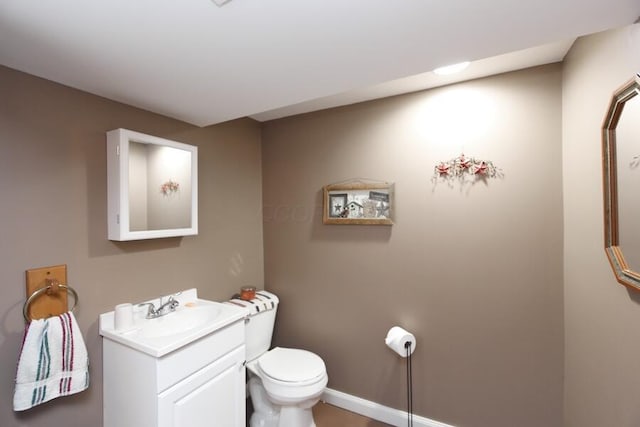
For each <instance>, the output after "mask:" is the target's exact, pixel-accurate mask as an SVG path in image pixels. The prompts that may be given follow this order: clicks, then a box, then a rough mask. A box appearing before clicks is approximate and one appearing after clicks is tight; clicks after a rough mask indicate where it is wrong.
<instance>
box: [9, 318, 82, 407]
mask: <svg viewBox="0 0 640 427" xmlns="http://www.w3.org/2000/svg"><path fill="white" fill-rule="evenodd" d="M87 387H89V357H88V355H87V348H86V347H85V344H84V340H83V338H82V333H81V332H80V328H79V327H78V323H77V322H76V319H75V317H74V315H73V313H71V312H67V313H63V314H61V315H59V316H54V317H49V318H47V319H37V320H32V321H31V323H29V325H28V326H27V329H26V331H25V336H24V342H23V343H22V351H21V352H20V359H19V361H18V373H17V374H16V388H15V393H14V395H13V410H14V411H24V410H25V409H29V408H32V407H34V406H36V405H39V404H41V403H44V402H47V401H49V400H51V399H54V398H56V397H60V396H68V395H70V394H74V393H78V392H81V391H83V390H85V389H87Z"/></svg>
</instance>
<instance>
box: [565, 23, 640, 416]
mask: <svg viewBox="0 0 640 427" xmlns="http://www.w3.org/2000/svg"><path fill="white" fill-rule="evenodd" d="M639 71H640V25H633V26H629V27H625V28H622V29H619V30H616V31H608V32H605V33H601V34H596V35H592V36H588V37H584V38H581V39H579V40H578V41H577V42H576V43H575V45H574V46H573V48H572V49H571V51H570V54H569V55H568V56H567V58H566V60H565V66H564V72H563V175H564V177H563V181H564V260H565V267H564V277H565V327H566V331H565V335H566V343H565V352H566V362H565V425H566V427H590V426H616V427H635V426H638V425H640V406H639V405H638V390H640V375H639V374H638V369H637V368H638V360H640V328H639V327H638V325H640V292H637V291H628V290H627V288H625V287H624V286H622V285H620V284H618V283H617V282H616V280H615V278H614V275H613V271H612V270H611V267H610V266H609V263H608V261H607V258H606V256H605V252H604V241H603V235H604V232H603V221H604V220H603V203H602V160H601V159H602V157H601V153H602V152H601V137H600V135H601V133H600V132H601V128H602V123H603V120H604V117H605V113H606V111H607V107H608V105H609V101H610V99H611V95H612V93H613V92H614V90H616V89H617V88H619V87H620V86H621V85H622V84H623V83H625V82H626V81H628V80H629V79H630V78H632V77H633V75H634V73H637V72H639ZM636 124H637V120H636ZM636 222H637V218H636Z"/></svg>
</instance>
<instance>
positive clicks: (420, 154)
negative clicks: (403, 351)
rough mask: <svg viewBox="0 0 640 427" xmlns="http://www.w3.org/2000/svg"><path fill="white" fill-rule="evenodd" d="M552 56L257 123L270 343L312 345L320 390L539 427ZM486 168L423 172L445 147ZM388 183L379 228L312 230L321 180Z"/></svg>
mask: <svg viewBox="0 0 640 427" xmlns="http://www.w3.org/2000/svg"><path fill="white" fill-rule="evenodd" d="M561 93H562V88H561V66H560V65H559V64H554V65H548V66H543V67H538V68H533V69H528V70H524V71H519V72H513V73H508V74H503V75H498V76H493V77H490V78H485V79H480V80H475V81H471V82H467V83H463V84H457V85H452V86H448V87H443V88H439V89H434V90H429V91H424V92H419V93H414V94H409V95H404V96H397V97H392V98H388V99H383V100H377V101H372V102H367V103H361V104H356V105H352V106H347V107H342V108H335V109H330V110H325V111H320V112H316V113H310V114H305V115H300V116H296V117H291V118H285V119H280V120H276V121H271V122H268V123H266V124H265V125H264V127H263V134H262V138H263V147H262V150H263V197H264V209H265V211H264V242H265V283H266V286H267V288H268V289H270V290H272V291H273V292H275V293H277V294H278V295H279V296H280V297H281V305H280V310H279V314H278V316H279V318H278V322H277V328H276V334H275V342H276V343H277V344H278V345H282V346H298V347H304V348H308V349H310V350H312V351H314V352H317V353H318V354H319V355H321V356H322V357H323V359H324V360H325V362H326V364H327V368H328V372H329V387H331V388H333V389H336V390H339V391H342V392H346V393H349V394H352V395H355V396H358V397H361V398H364V399H368V400H372V401H374V402H378V403H380V404H383V405H386V406H391V407H394V408H398V409H405V408H406V394H405V378H406V377H405V362H404V360H402V359H400V358H399V357H398V356H397V355H396V354H395V353H393V352H392V351H391V350H390V349H388V348H387V347H386V346H385V345H384V342H383V340H384V337H385V335H386V333H387V331H388V330H389V328H390V327H391V326H393V325H401V326H403V327H405V328H406V329H408V330H410V331H412V332H414V334H415V335H416V337H417V340H418V344H417V349H416V351H415V353H414V357H413V374H414V379H413V386H414V402H413V405H414V411H415V412H416V413H417V414H419V415H421V416H425V417H428V418H431V419H434V420H438V421H441V422H445V423H448V424H452V425H455V426H473V427H513V426H518V427H540V426H545V427H557V426H560V425H562V396H563V394H562V393H563V360H564V359H563V340H564V337H563V271H562V265H563V252H562V172H561V167H562V158H561V148H562V141H561V131H562V124H561V118H562V110H561V108H562V99H561ZM462 152H464V154H466V155H467V156H473V157H479V158H482V159H486V160H490V161H493V162H494V164H495V165H496V166H498V167H499V168H501V169H502V172H503V177H502V178H501V179H487V180H486V181H482V180H480V181H477V182H475V183H474V184H472V185H466V186H460V185H458V183H455V182H453V183H451V184H450V185H448V184H447V183H437V184H434V183H433V182H432V177H433V170H434V166H435V165H436V164H437V163H438V162H440V161H446V160H449V159H451V158H453V157H456V156H458V155H460V154H461V153H462ZM352 178H356V179H360V180H384V181H390V182H394V183H395V202H396V206H395V207H396V210H395V212H396V215H395V224H394V225H393V226H353V225H349V226H345V225H323V224H322V215H321V214H322V210H321V206H322V200H321V189H322V187H323V186H324V185H327V184H331V183H336V182H340V181H344V180H348V179H352Z"/></svg>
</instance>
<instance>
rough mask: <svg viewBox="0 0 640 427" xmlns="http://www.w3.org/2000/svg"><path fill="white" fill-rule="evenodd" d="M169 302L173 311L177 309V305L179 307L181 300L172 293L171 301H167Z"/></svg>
mask: <svg viewBox="0 0 640 427" xmlns="http://www.w3.org/2000/svg"><path fill="white" fill-rule="evenodd" d="M167 302H168V303H169V308H170V309H171V310H172V311H173V310H175V309H176V307H178V306H179V305H180V302H179V301H178V300H177V299H175V298H174V297H173V295H171V296H170V297H169V301H167Z"/></svg>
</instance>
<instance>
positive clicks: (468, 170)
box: [432, 153, 504, 185]
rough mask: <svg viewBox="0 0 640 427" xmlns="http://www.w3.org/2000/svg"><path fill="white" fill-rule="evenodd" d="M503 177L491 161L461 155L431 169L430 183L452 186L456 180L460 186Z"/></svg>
mask: <svg viewBox="0 0 640 427" xmlns="http://www.w3.org/2000/svg"><path fill="white" fill-rule="evenodd" d="M503 176H504V174H503V173H502V170H501V169H499V168H497V167H496V166H495V165H494V164H493V162H492V161H490V160H481V159H476V158H475V157H466V156H465V155H464V153H463V154H460V155H459V156H458V157H455V158H453V159H451V160H449V161H446V162H439V163H438V164H437V165H436V166H435V167H434V168H433V178H432V181H433V183H434V184H437V183H438V182H447V183H448V184H449V185H452V183H453V182H454V181H456V180H457V181H458V182H459V183H460V184H465V183H472V182H474V181H478V180H486V179H487V178H502V177H503Z"/></svg>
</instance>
